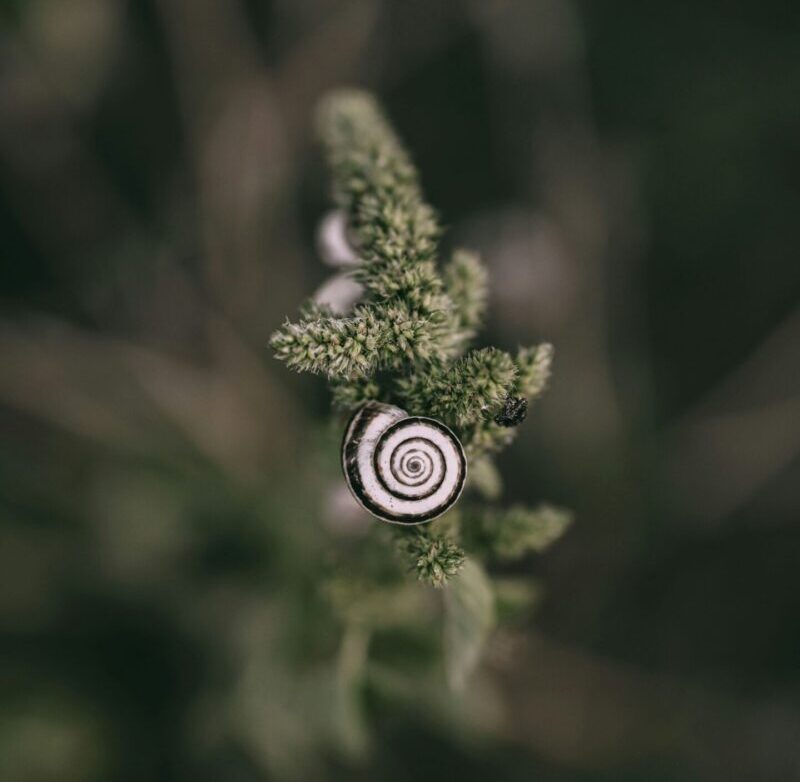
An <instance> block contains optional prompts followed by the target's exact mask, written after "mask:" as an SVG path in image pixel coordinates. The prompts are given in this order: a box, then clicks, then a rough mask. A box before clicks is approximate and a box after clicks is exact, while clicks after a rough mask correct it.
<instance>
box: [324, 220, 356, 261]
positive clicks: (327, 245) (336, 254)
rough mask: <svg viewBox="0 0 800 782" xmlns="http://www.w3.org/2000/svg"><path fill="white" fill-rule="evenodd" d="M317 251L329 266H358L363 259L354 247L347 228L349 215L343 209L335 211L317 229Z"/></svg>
mask: <svg viewBox="0 0 800 782" xmlns="http://www.w3.org/2000/svg"><path fill="white" fill-rule="evenodd" d="M317 251H318V252H319V254H320V257H321V258H322V262H323V263H326V264H327V265H328V266H343V267H348V266H349V267H352V266H358V264H359V263H361V259H360V258H359V257H358V252H356V249H355V247H354V244H353V241H352V238H351V234H350V231H349V229H348V227H347V215H346V214H345V212H344V210H342V209H333V210H331V211H330V212H328V213H327V214H326V215H325V216H324V217H323V218H322V220H321V221H320V224H319V228H318V229H317Z"/></svg>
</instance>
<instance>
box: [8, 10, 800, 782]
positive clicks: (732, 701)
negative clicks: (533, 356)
mask: <svg viewBox="0 0 800 782" xmlns="http://www.w3.org/2000/svg"><path fill="white" fill-rule="evenodd" d="M343 84H357V85H361V86H365V87H367V88H369V89H372V90H374V91H375V92H376V93H377V95H378V96H379V98H380V99H381V100H382V101H383V102H384V104H385V106H386V108H387V111H388V113H389V115H390V116H391V118H392V119H393V121H394V122H395V124H396V126H397V128H398V130H399V132H400V133H401V135H402V136H403V138H404V139H405V140H406V141H407V143H408V145H409V147H410V149H411V150H412V152H413V154H414V157H415V159H416V161H417V162H418V164H419V166H420V169H421V171H422V178H423V182H424V185H425V189H426V193H427V195H428V197H429V199H430V201H431V202H432V203H433V204H434V205H435V206H436V207H437V208H439V209H440V211H441V215H442V218H443V221H444V222H445V224H446V225H447V226H448V229H449V230H448V235H447V239H446V244H447V245H448V246H449V245H451V244H452V243H453V242H459V243H463V244H467V245H469V246H473V247H476V248H478V249H479V250H481V252H482V253H483V255H484V258H485V260H486V262H487V264H488V265H489V267H490V270H491V273H492V284H493V287H492V303H491V318H490V324H489V326H490V328H489V330H488V333H487V334H486V335H485V339H486V342H487V343H488V344H497V345H499V346H501V347H504V348H509V349H511V348H515V347H516V346H517V344H528V343H531V342H534V341H536V340H539V339H547V340H550V341H552V342H553V343H554V344H555V347H556V362H555V374H554V380H553V383H552V386H551V388H550V391H549V392H548V394H547V396H546V397H545V399H544V400H543V401H542V403H541V404H539V405H537V407H536V409H535V410H534V411H533V412H532V414H531V415H530V416H529V418H528V421H527V422H526V423H525V425H524V429H523V431H522V433H521V437H520V438H519V440H518V442H517V443H516V444H515V445H514V447H512V448H510V449H509V450H508V451H507V452H506V453H504V454H503V457H502V459H501V464H500V466H501V470H502V473H503V476H504V479H505V481H506V484H507V486H506V489H507V491H506V498H507V500H508V501H512V500H520V501H525V502H531V503H534V502H536V501H538V500H539V499H541V498H546V499H549V500H552V501H555V502H558V503H560V504H562V505H565V506H568V507H571V508H573V509H574V510H575V512H576V517H577V520H576V523H575V524H574V526H573V527H572V529H571V530H570V532H569V533H568V534H567V536H566V537H565V538H564V539H563V540H562V541H561V542H560V543H559V544H557V545H556V546H555V548H554V549H553V550H552V551H550V552H548V554H547V555H546V556H544V557H542V558H539V559H537V560H535V561H534V560H531V561H525V562H523V563H520V565H519V567H518V568H517V570H516V574H520V573H522V574H530V575H531V577H532V578H535V579H536V583H537V584H538V585H539V588H540V589H541V595H542V596H541V598H540V600H539V601H538V602H537V605H536V609H535V611H534V610H533V609H531V610H529V611H527V612H525V613H524V615H523V616H521V617H519V618H518V619H517V621H516V623H515V624H514V626H513V628H511V629H506V630H505V631H503V632H501V633H498V634H497V636H496V637H495V638H493V639H492V642H491V644H490V648H489V650H488V653H487V656H486V659H485V662H484V664H483V666H482V668H481V671H480V675H479V676H478V677H477V678H476V680H475V681H474V682H473V683H472V685H471V687H470V688H469V691H468V692H467V693H462V694H461V695H459V696H458V697H456V696H455V695H450V694H447V693H446V692H444V691H443V690H442V688H441V687H440V683H439V682H438V679H437V676H436V674H435V672H434V673H430V672H426V673H425V674H422V673H420V668H418V667H417V663H418V661H419V660H420V659H423V658H426V659H427V658H428V657H431V649H430V645H431V643H432V641H431V639H432V638H433V637H434V635H433V631H432V630H431V631H425V632H419V633H417V634H416V635H415V634H414V633H410V634H409V633H408V632H399V631H398V630H397V629H396V628H387V629H386V630H385V631H382V632H381V633H378V634H377V635H376V636H375V637H374V638H373V639H372V640H371V641H369V642H367V641H366V640H365V639H364V638H363V637H361V636H360V635H359V634H358V632H350V633H349V634H348V633H345V635H344V637H343V638H342V637H341V635H340V633H339V631H338V630H337V629H336V628H335V627H332V626H331V623H332V622H333V620H332V619H331V614H330V612H329V611H327V610H326V609H325V607H324V605H323V604H325V600H323V599H322V598H321V597H320V584H321V583H322V582H323V581H324V577H325V574H326V573H328V572H329V569H330V567H331V561H332V559H336V557H339V556H345V555H346V552H347V550H348V549H349V548H350V547H352V546H354V545H356V544H355V543H354V542H353V541H354V540H356V539H358V536H359V534H360V533H359V531H358V529H357V527H358V524H357V523H356V522H353V520H352V519H351V520H348V518H347V516H348V514H347V511H346V510H343V509H342V508H341V507H340V506H339V505H338V504H337V503H338V502H339V501H340V499H341V495H340V494H337V487H339V486H340V479H339V478H338V476H337V472H336V470H337V466H336V455H337V454H336V450H337V438H338V436H339V432H340V423H339V422H333V423H331V422H330V420H329V419H330V414H329V408H328V399H327V393H326V390H325V384H324V383H323V382H322V381H320V380H315V379H310V378H308V377H298V376H293V375H291V374H290V373H289V372H287V371H286V370H285V369H284V368H283V367H282V366H281V365H279V364H278V363H277V362H275V361H273V360H272V359H271V357H270V355H269V353H268V350H267V348H266V342H267V338H268V336H269V334H270V332H271V331H272V330H273V329H274V328H275V327H276V326H277V325H278V324H279V323H280V322H281V321H282V320H283V319H284V318H285V317H286V316H287V315H293V314H294V313H295V311H296V308H297V306H298V304H299V302H300V301H301V300H302V299H303V298H304V297H305V296H306V295H307V294H308V293H310V292H311V290H312V289H313V288H314V286H315V285H317V284H319V283H320V282H321V281H322V280H323V279H324V278H325V275H326V273H327V272H326V270H325V269H324V268H323V267H322V265H321V264H320V263H319V262H318V260H317V258H316V257H315V251H314V245H313V235H314V229H315V225H316V222H317V220H318V218H319V216H320V215H321V214H322V212H323V211H324V209H325V208H326V204H327V198H326V181H325V175H324V169H323V166H322V163H321V160H320V157H319V150H318V148H317V146H316V144H315V142H314V138H313V107H314V104H315V102H316V100H317V99H318V97H319V96H320V95H321V94H322V93H323V92H324V91H325V90H327V89H329V88H331V87H334V86H339V85H343ZM798 96H800V7H798V5H797V3H794V2H779V1H778V0H762V1H761V2H758V3H756V2H719V1H716V2H715V1H714V0H693V1H692V2H681V0H676V1H675V2H671V3H663V2H641V0H640V1H639V2H633V0H617V1H616V2H612V1H611V0H594V2H588V0H587V1H586V2H577V0H472V1H470V0H396V2H391V1H390V0H385V1H383V2H381V1H380V0H374V1H373V0H271V1H268V0H2V2H0V305H1V307H2V313H1V314H0V779H2V780H3V782H19V781H21V780H25V781H26V782H27V781H29V780H36V781H37V782H38V781H39V780H42V781H49V780H58V781H59V782H62V781H63V782H72V781H73V780H74V781H75V782H78V781H80V782H84V781H86V782H90V781H91V782H94V781H99V780H103V781H105V780H109V781H113V782H123V781H124V780H137V782H141V781H142V780H150V779H152V780H215V781H217V780H225V781H227V780H231V781H233V782H239V781H242V782H249V781H250V780H253V782H256V781H257V780H271V779H315V780H320V779H348V780H349V779H355V780H376V779H381V780H411V779H414V780H425V779H442V778H444V777H447V778H454V779H463V780H472V779H475V780H477V779H485V778H486V777H487V776H489V775H491V777H492V778H493V779H496V780H542V781H543V782H573V781H574V782H578V781H580V782H600V781H603V782H611V781H612V780H613V781H614V782H633V781H634V780H637V781H638V780H641V781H642V782H667V781H668V780H669V781H672V780H675V781H676V782H677V781H678V780H680V781H681V782H683V781H684V780H720V781H722V780H724V781H725V782H730V781H731V780H748V782H750V781H752V780H775V782H778V781H781V782H782V781H783V780H792V779H800V518H798V511H799V510H800V459H798V453H799V452H800V306H799V305H800V263H798V255H797V253H798V249H797V248H798V247H799V246H800V100H799V99H798ZM342 552H344V553H342ZM361 556H362V555H359V557H361ZM412 587H414V589H417V587H416V586H415V585H413V584H412ZM418 589H420V590H421V589H422V587H419V588H418ZM379 597H380V596H378V598H376V606H373V607H372V609H371V610H373V613H377V614H381V615H384V616H390V617H391V616H392V612H393V610H394V609H393V607H392V605H388V604H387V605H384V604H383V603H381V601H380V599H379ZM345 602H346V601H345ZM406 608H407V606H406ZM390 623H391V622H390ZM334 624H335V622H334ZM350 627H351V629H352V625H350ZM367 645H369V648H370V651H369V654H368V660H367V661H365V655H366V651H365V649H366V646H367ZM426 656H427V657H426ZM433 659H435V655H433ZM426 670H427V669H426Z"/></svg>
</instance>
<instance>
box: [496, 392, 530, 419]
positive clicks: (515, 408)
mask: <svg viewBox="0 0 800 782" xmlns="http://www.w3.org/2000/svg"><path fill="white" fill-rule="evenodd" d="M526 415H528V400H527V399H525V397H524V396H507V397H506V402H505V405H504V406H503V409H502V410H501V411H500V412H499V413H498V414H497V415H496V416H495V417H494V421H495V423H496V424H500V426H516V425H517V424H521V423H522V422H523V421H524V420H525V416H526Z"/></svg>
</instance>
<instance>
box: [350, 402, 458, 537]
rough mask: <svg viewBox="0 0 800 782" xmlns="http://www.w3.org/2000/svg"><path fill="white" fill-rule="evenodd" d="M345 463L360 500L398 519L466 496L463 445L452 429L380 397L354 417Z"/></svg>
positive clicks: (421, 516)
mask: <svg viewBox="0 0 800 782" xmlns="http://www.w3.org/2000/svg"><path fill="white" fill-rule="evenodd" d="M342 468H343V470H344V474H345V479H346V480H347V485H348V486H349V487H350V491H351V492H352V493H353V496H354V497H355V498H356V499H357V500H358V502H359V503H360V504H361V505H362V506H363V507H364V508H365V509H366V510H368V511H369V512H370V513H371V514H372V515H373V516H377V517H378V518H379V519H382V520H383V521H390V522H394V523H397V524H422V523H423V522H426V521H430V520H431V519H435V518H436V517H437V516H440V515H441V514H442V513H444V512H445V511H446V510H448V508H450V507H452V505H453V504H454V503H455V502H456V500H458V498H459V496H461V491H462V489H463V488H464V481H465V479H466V477H467V460H466V458H465V456H464V449H463V448H462V447H461V443H460V442H459V440H458V438H457V437H456V436H455V435H454V434H453V432H451V431H450V429H448V428H447V427H446V426H445V425H444V424H442V423H440V422H439V421H436V420H434V419H433V418H421V417H418V416H409V415H408V413H406V412H405V411H404V410H401V409H400V408H399V407H394V406H393V405H386V404H381V403H379V402H371V403H369V404H366V405H364V406H363V407H361V408H360V409H359V410H358V411H357V412H356V414H355V415H354V416H353V418H352V419H351V420H350V423H349V424H348V427H347V430H346V432H345V436H344V441H343V443H342Z"/></svg>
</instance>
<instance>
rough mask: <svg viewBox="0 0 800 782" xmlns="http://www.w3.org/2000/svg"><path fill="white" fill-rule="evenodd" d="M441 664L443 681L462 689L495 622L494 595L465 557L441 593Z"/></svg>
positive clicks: (475, 564)
mask: <svg viewBox="0 0 800 782" xmlns="http://www.w3.org/2000/svg"><path fill="white" fill-rule="evenodd" d="M444 607H445V618H444V666H445V674H446V676H447V682H448V684H449V685H450V687H451V688H452V689H454V690H460V689H463V688H464V686H465V685H466V683H467V681H468V679H469V677H470V675H471V674H472V672H473V671H474V670H475V668H476V667H477V665H478V663H479V662H480V659H481V653H482V652H483V647H484V645H485V643H486V639H487V638H488V636H489V631H490V630H491V629H492V627H493V626H494V623H495V605H494V594H493V592H492V586H491V584H490V583H489V579H488V577H487V576H486V573H485V572H484V570H483V568H482V567H481V566H480V565H478V564H477V563H476V562H475V561H473V560H471V559H467V560H466V561H465V562H464V565H463V567H462V569H461V573H459V577H458V578H456V579H453V581H452V583H451V584H450V587H449V589H447V590H446V591H445V593H444Z"/></svg>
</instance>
